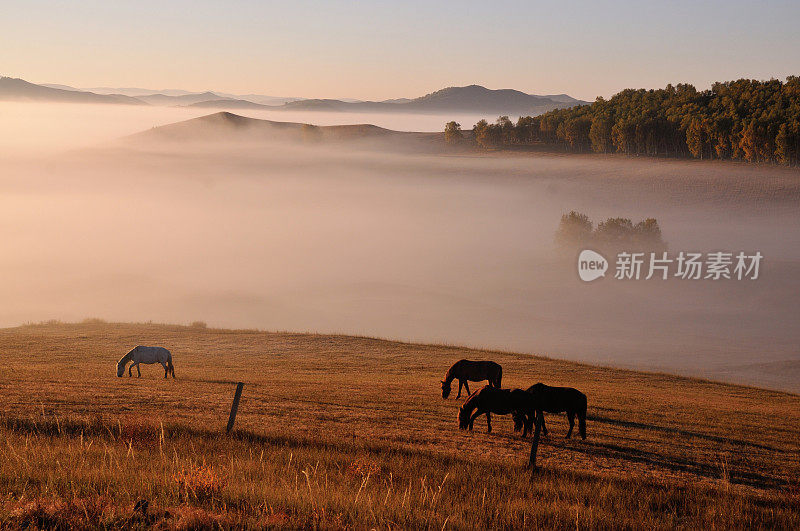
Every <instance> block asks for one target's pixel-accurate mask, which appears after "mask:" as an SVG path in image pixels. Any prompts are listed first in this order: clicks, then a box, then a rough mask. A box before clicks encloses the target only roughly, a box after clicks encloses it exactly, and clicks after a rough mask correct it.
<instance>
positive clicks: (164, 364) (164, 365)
mask: <svg viewBox="0 0 800 531" xmlns="http://www.w3.org/2000/svg"><path fill="white" fill-rule="evenodd" d="M161 365H162V366H163V367H164V378H166V377H167V364H166V363H164V362H163V361H162V362H161Z"/></svg>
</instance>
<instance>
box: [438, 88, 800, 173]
mask: <svg viewBox="0 0 800 531" xmlns="http://www.w3.org/2000/svg"><path fill="white" fill-rule="evenodd" d="M473 133H474V141H475V142H476V143H477V144H478V145H479V146H480V147H482V148H488V149H492V148H503V147H510V146H513V145H518V146H525V145H535V144H544V145H552V146H558V147H560V148H563V149H565V150H567V151H574V152H579V153H580V152H590V151H591V152H595V153H624V154H627V155H648V156H660V157H693V158H698V159H732V160H743V161H748V162H774V163H780V164H787V165H797V164H798V160H799V157H800V77H797V76H790V77H788V78H786V81H785V82H782V81H780V80H777V79H771V80H769V81H758V80H751V79H740V80H738V81H728V82H724V83H722V82H721V83H714V84H713V85H712V86H711V88H710V89H709V90H703V91H698V90H697V89H696V88H695V87H694V86H692V85H688V84H678V85H676V86H673V85H667V87H666V88H663V89H655V90H654V89H651V90H646V89H638V90H636V89H627V90H623V91H622V92H620V93H618V94H616V95H614V96H613V97H612V98H611V99H608V100H606V99H603V98H601V97H600V98H597V100H596V101H595V102H594V103H591V104H589V105H580V106H576V107H571V108H568V109H557V110H554V111H550V112H547V113H545V114H542V115H540V116H523V117H520V118H519V119H518V120H517V123H516V124H514V123H513V122H512V121H511V120H510V119H509V118H508V117H507V116H501V117H500V118H498V119H497V121H496V122H495V123H493V124H490V123H488V122H487V121H486V120H481V121H480V122H478V123H477V124H475V126H474V128H473ZM445 137H446V139H447V140H448V142H459V141H462V140H463V136H462V135H461V131H460V125H459V124H457V123H455V122H450V123H448V124H447V126H446V127H445Z"/></svg>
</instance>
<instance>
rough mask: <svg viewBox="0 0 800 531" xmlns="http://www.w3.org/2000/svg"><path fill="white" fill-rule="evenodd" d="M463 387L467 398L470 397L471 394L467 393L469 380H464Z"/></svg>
mask: <svg viewBox="0 0 800 531" xmlns="http://www.w3.org/2000/svg"><path fill="white" fill-rule="evenodd" d="M464 387H465V388H466V389H467V396H469V395H471V394H472V393H470V392H469V380H464Z"/></svg>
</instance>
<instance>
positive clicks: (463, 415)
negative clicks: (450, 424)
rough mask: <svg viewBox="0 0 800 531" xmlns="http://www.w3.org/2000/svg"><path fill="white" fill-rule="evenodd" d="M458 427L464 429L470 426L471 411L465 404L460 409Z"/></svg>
mask: <svg viewBox="0 0 800 531" xmlns="http://www.w3.org/2000/svg"><path fill="white" fill-rule="evenodd" d="M458 427H459V428H460V429H462V430H466V429H467V428H469V412H468V411H467V410H466V409H465V408H464V406H461V407H460V408H459V409H458Z"/></svg>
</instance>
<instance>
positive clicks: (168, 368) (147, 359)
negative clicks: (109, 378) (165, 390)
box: [117, 345, 175, 378]
mask: <svg viewBox="0 0 800 531" xmlns="http://www.w3.org/2000/svg"><path fill="white" fill-rule="evenodd" d="M129 361H132V362H133V363H132V364H131V366H130V367H128V377H130V376H133V368H134V367H136V372H137V373H139V377H140V378H141V376H142V371H141V370H139V364H140V363H146V364H152V363H160V364H161V365H163V366H164V378H166V377H167V375H168V374H172V377H173V378H175V367H173V366H172V354H171V353H170V351H169V350H167V349H165V348H164V347H143V346H141V345H140V346H138V347H136V348H134V349H133V350H131V351H130V352H128V353H127V354H125V355H124V356H122V359H121V360H119V361H118V362H117V376H122V375H123V374H125V366H126V365H127V364H128V362H129Z"/></svg>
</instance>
